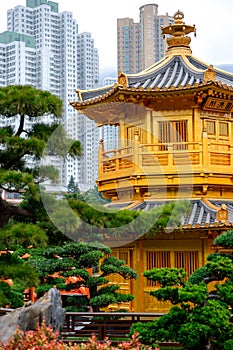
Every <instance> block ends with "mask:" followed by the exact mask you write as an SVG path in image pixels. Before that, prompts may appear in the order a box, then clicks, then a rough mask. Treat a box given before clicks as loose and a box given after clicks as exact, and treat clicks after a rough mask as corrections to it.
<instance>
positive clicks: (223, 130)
mask: <svg viewBox="0 0 233 350" xmlns="http://www.w3.org/2000/svg"><path fill="white" fill-rule="evenodd" d="M219 135H220V136H228V135H229V125H228V123H224V122H220V123H219Z"/></svg>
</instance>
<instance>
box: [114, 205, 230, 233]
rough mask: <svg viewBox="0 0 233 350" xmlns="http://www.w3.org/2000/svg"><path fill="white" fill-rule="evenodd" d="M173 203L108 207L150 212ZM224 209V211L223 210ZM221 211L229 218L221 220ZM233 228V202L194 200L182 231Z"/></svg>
mask: <svg viewBox="0 0 233 350" xmlns="http://www.w3.org/2000/svg"><path fill="white" fill-rule="evenodd" d="M170 202H171V201H159V200H145V201H142V202H140V203H137V202H135V203H133V202H131V203H125V205H124V204H123V203H114V202H112V203H111V204H110V205H109V206H108V207H109V208H111V209H113V208H114V209H120V210H122V209H129V210H137V211H149V210H152V209H154V208H156V207H160V206H161V205H164V204H166V203H170ZM223 208H224V209H223ZM221 210H225V211H226V212H227V215H228V217H227V218H225V219H224V218H223V219H222V218H220V217H219V216H218V213H219V212H220V211H221ZM232 226H233V202H232V201H224V200H223V201H220V200H208V199H206V198H203V199H193V200H190V210H189V211H188V213H186V214H185V215H184V216H183V217H182V218H181V225H180V227H181V228H182V229H195V228H204V229H206V228H224V227H226V228H229V227H232Z"/></svg>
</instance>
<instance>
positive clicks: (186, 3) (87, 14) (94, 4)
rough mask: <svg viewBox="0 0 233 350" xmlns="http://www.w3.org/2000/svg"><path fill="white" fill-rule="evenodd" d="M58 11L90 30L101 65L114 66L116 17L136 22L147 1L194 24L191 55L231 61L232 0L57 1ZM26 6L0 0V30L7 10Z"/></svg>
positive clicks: (13, 0)
mask: <svg viewBox="0 0 233 350" xmlns="http://www.w3.org/2000/svg"><path fill="white" fill-rule="evenodd" d="M55 2H58V3H59V12H62V11H70V12H73V18H74V19H76V20H77V22H78V25H79V32H80V33H81V32H84V31H87V32H91V33H92V37H93V39H94V40H95V47H96V48H97V49H98V50H99V57H100V67H101V69H102V68H103V67H105V68H106V67H116V61H117V58H116V56H117V53H116V52H117V51H116V42H117V18H124V17H130V18H133V19H134V21H135V22H138V21H139V7H140V6H142V5H145V4H149V3H156V4H158V6H159V14H160V15H163V14H166V13H168V14H169V15H172V16H173V15H174V13H175V12H176V11H177V10H178V9H179V10H181V11H182V12H184V15H185V18H184V21H185V23H186V24H190V25H193V24H195V25H196V28H197V36H196V38H195V37H194V35H193V33H192V34H191V37H192V42H191V49H192V52H193V55H194V56H196V57H198V58H199V59H201V60H202V61H204V62H206V63H209V64H213V65H219V64H227V63H231V64H233V38H232V33H233V30H232V29H233V0H194V1H191V0H157V1H151V0H149V1H146V0H98V1H97V0H82V1H81V0H57V1H55ZM17 5H23V6H25V5H26V0H0V14H1V21H0V32H3V31H5V30H6V29H7V26H6V16H7V10H8V9H10V8H14V7H15V6H17Z"/></svg>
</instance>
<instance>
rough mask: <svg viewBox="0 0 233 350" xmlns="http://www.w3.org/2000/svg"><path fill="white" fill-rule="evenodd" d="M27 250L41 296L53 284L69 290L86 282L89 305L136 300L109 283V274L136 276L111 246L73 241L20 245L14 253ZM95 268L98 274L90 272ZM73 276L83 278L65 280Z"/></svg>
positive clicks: (17, 253) (96, 306)
mask: <svg viewBox="0 0 233 350" xmlns="http://www.w3.org/2000/svg"><path fill="white" fill-rule="evenodd" d="M25 253H28V254H30V257H29V259H28V264H30V265H31V266H32V267H33V268H34V269H35V270H36V271H37V274H38V276H39V279H40V285H39V286H38V288H37V293H38V295H39V296H41V295H42V294H43V293H44V292H46V291H48V290H49V289H50V288H51V287H52V286H54V285H57V288H59V289H61V290H66V291H67V292H68V291H70V290H73V289H78V288H79V287H80V285H82V284H83V285H85V286H86V287H88V288H89V291H90V300H89V301H88V300H87V299H86V300H85V302H86V305H88V304H90V305H91V306H93V308H94V309H95V310H98V309H100V308H101V307H106V306H108V305H109V304H111V303H118V304H121V303H122V302H126V301H130V300H132V299H133V296H132V295H130V294H121V293H118V290H119V288H120V287H119V286H118V285H114V286H113V285H111V284H109V279H108V276H109V275H111V274H116V275H120V276H122V277H123V278H125V279H130V278H136V273H135V271H134V270H132V269H130V268H129V267H127V266H125V262H124V261H122V260H119V259H117V258H115V257H110V256H109V254H110V253H111V249H110V248H108V247H106V246H103V245H100V244H96V245H95V244H92V245H90V244H85V243H74V242H70V243H66V244H64V245H63V246H62V247H47V248H44V249H42V248H20V249H18V250H17V251H16V252H15V253H14V256H15V255H17V256H22V255H24V254H25ZM93 268H95V269H97V270H98V273H97V274H92V273H90V271H92V269H93ZM70 276H75V277H77V276H78V277H80V279H78V280H76V281H71V282H70V283H65V281H66V278H67V277H70ZM83 311H85V309H84V310H83Z"/></svg>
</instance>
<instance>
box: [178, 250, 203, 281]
mask: <svg viewBox="0 0 233 350" xmlns="http://www.w3.org/2000/svg"><path fill="white" fill-rule="evenodd" d="M174 254H175V256H174V258H175V267H177V268H183V269H184V270H185V272H186V273H187V276H190V275H191V274H192V273H193V272H194V271H195V270H196V269H197V268H198V267H199V264H198V251H182V252H178V251H175V252H174Z"/></svg>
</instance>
